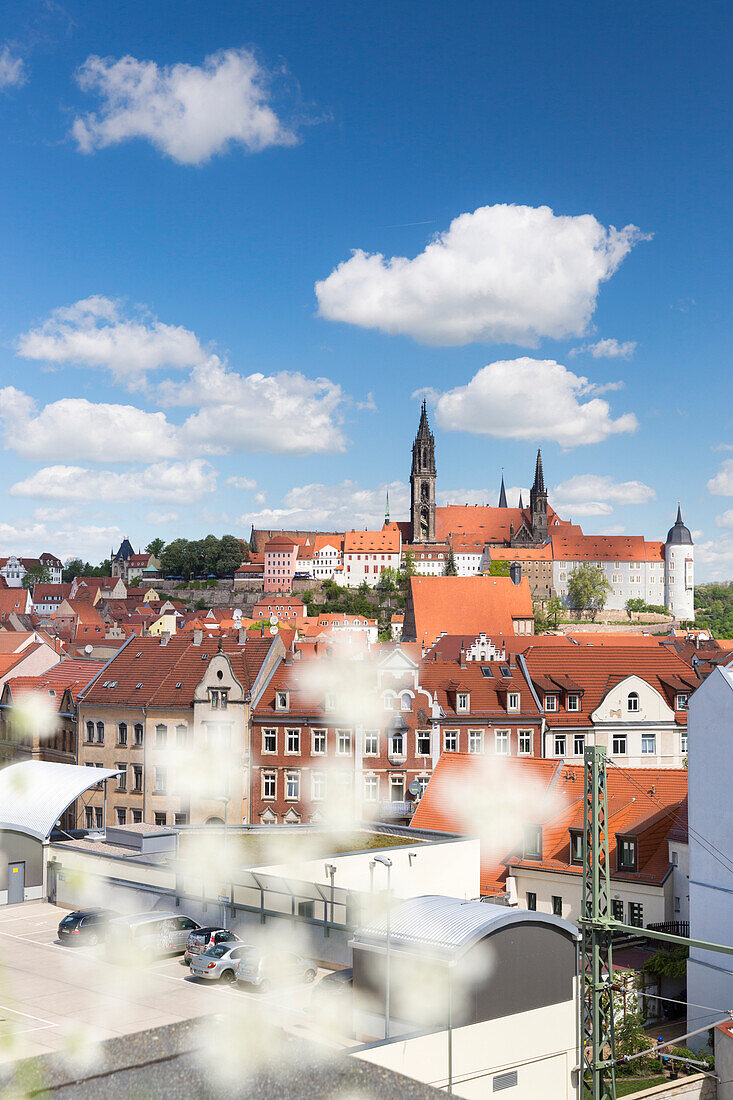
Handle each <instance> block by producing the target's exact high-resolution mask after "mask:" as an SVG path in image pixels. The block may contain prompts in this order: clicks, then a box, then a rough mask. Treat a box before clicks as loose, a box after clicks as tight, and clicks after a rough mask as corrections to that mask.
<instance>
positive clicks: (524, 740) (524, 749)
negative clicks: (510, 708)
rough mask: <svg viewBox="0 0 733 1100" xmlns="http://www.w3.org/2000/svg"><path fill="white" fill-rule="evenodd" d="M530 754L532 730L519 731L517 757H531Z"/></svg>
mask: <svg viewBox="0 0 733 1100" xmlns="http://www.w3.org/2000/svg"><path fill="white" fill-rule="evenodd" d="M531 754H532V730H520V731H519V755H520V756H531Z"/></svg>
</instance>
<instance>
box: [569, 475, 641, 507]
mask: <svg viewBox="0 0 733 1100" xmlns="http://www.w3.org/2000/svg"><path fill="white" fill-rule="evenodd" d="M656 495H657V494H656V493H655V492H654V490H653V489H652V487H651V486H650V485H646V484H645V483H644V482H643V481H614V480H613V478H612V477H608V476H601V475H599V474H576V476H575V477H571V478H568V480H567V481H562V482H560V484H559V485H556V486H555V488H554V489H553V490H552V492H551V493H550V501H551V503H552V506H553V508H554V509H555V511H556V512H558V513H559V514H560V515H566V514H568V513H572V514H573V515H576V516H608V515H611V513H612V512H613V509H614V506H615V505H617V504H621V505H624V504H646V503H648V501H650V500H654V499H655V498H656Z"/></svg>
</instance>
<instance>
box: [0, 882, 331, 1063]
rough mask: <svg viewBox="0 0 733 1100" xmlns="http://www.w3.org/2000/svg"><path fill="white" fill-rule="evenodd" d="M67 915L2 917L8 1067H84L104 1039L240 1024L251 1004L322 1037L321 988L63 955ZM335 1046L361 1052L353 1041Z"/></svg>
mask: <svg viewBox="0 0 733 1100" xmlns="http://www.w3.org/2000/svg"><path fill="white" fill-rule="evenodd" d="M66 912H67V910H64V909H61V908H58V907H56V906H54V905H51V904H50V903H49V902H45V901H30V902H24V903H23V904H22V905H9V906H4V907H3V908H2V916H1V917H0V964H1V965H0V1063H2V1062H6V1063H7V1062H9V1061H14V1060H16V1059H18V1058H23V1057H27V1056H32V1055H40V1054H46V1053H49V1052H52V1051H59V1050H61V1051H65V1052H67V1053H68V1052H69V1051H71V1052H76V1055H78V1057H79V1058H80V1059H83V1056H84V1050H85V1049H86V1048H90V1049H91V1047H92V1046H93V1045H94V1044H96V1043H99V1042H102V1041H104V1040H109V1039H115V1038H119V1037H120V1036H126V1035H130V1034H132V1033H135V1032H140V1031H143V1030H146V1029H150V1028H158V1027H162V1026H164V1025H168V1024H176V1023H181V1022H183V1021H190V1020H193V1019H195V1018H197V1017H200V1016H204V1015H217V1016H224V1017H226V1016H231V1015H232V1014H233V1009H234V1008H235V1006H236V1005H237V1004H239V1006H240V1007H241V1006H242V1003H243V1000H244V1001H247V1000H250V1001H254V1002H256V1003H257V1005H259V1007H260V1009H261V1010H262V1011H263V1012H267V1013H270V1014H271V1016H272V1019H273V1020H276V1022H277V1026H278V1027H280V1028H282V1029H284V1030H285V1031H286V1032H288V1033H289V1034H292V1035H298V1036H300V1037H301V1038H302V1037H305V1038H313V1037H314V1034H313V1029H312V1021H311V1019H310V1018H309V1013H308V1008H309V1004H310V998H311V996H312V990H313V987H312V986H302V985H301V986H298V987H295V988H292V989H287V990H283V989H279V990H276V991H273V992H272V993H269V994H267V995H265V996H263V995H261V994H258V993H255V992H249V991H247V990H246V987H241V986H234V987H229V986H227V987H222V986H220V985H219V984H218V983H214V982H212V983H211V984H207V983H204V982H197V981H194V980H193V979H191V978H190V976H189V970H188V967H187V966H185V965H184V964H183V963H182V961H181V956H173V957H172V958H167V959H163V960H160V961H158V962H155V963H152V964H150V965H147V966H145V967H141V968H140V969H138V968H134V969H133V970H132V971H131V970H130V969H129V968H126V967H122V966H119V965H117V964H115V963H114V962H108V961H106V959H105V958H104V947H103V946H98V947H66V946H62V945H61V944H60V943H59V942H58V939H57V933H56V930H57V928H58V924H59V921H60V920H61V918H62V917H63V916H64V915H65V913H66ZM325 973H328V971H325V970H319V977H320V976H321V975H323V974H325ZM331 1045H332V1046H333V1045H336V1046H344V1047H346V1046H350V1045H353V1044H352V1043H351V1042H350V1041H349V1040H348V1039H346V1038H344V1040H343V1043H341V1042H340V1040H336V1042H335V1043H334V1041H333V1039H332V1040H331Z"/></svg>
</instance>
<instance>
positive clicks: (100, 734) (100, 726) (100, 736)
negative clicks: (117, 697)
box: [97, 722, 104, 745]
mask: <svg viewBox="0 0 733 1100" xmlns="http://www.w3.org/2000/svg"><path fill="white" fill-rule="evenodd" d="M97 744H98V745H103V744H104V722H97Z"/></svg>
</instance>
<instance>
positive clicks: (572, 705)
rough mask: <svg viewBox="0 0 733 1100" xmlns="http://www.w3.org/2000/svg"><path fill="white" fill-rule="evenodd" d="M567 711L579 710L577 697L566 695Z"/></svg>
mask: <svg viewBox="0 0 733 1100" xmlns="http://www.w3.org/2000/svg"><path fill="white" fill-rule="evenodd" d="M568 710H580V696H579V695H568Z"/></svg>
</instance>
